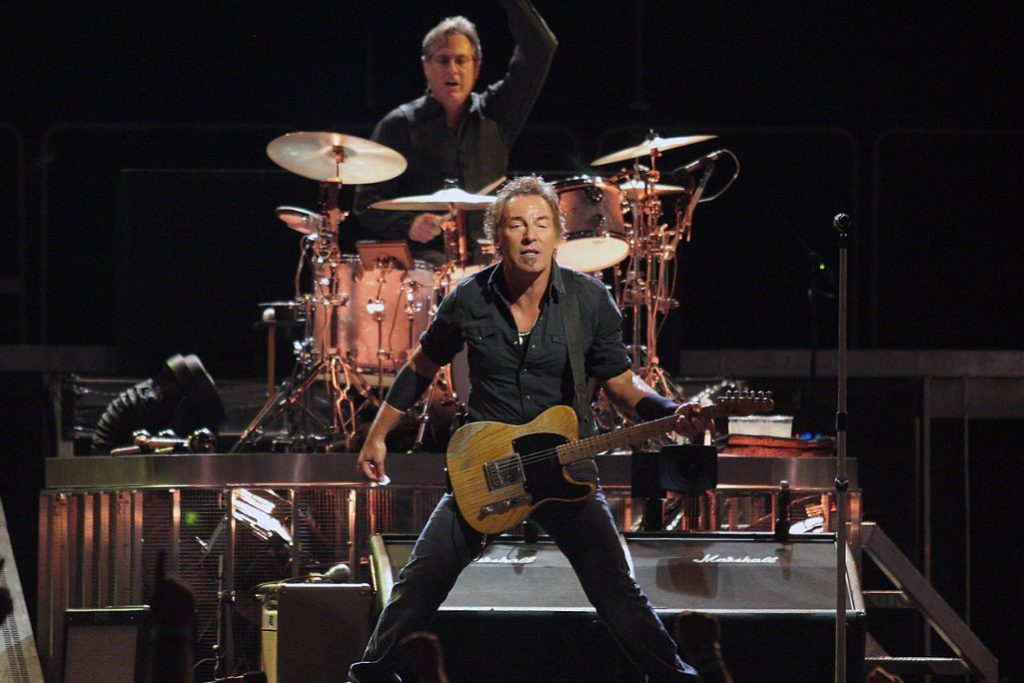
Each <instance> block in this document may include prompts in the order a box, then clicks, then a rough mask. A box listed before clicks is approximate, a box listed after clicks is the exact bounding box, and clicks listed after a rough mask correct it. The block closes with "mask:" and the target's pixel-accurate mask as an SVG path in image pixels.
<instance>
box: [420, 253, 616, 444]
mask: <svg viewBox="0 0 1024 683" xmlns="http://www.w3.org/2000/svg"><path fill="white" fill-rule="evenodd" d="M502 267H503V266H502V264H500V263H499V264H497V265H495V266H491V267H489V268H485V269H484V270H482V271H480V272H479V273H476V274H475V275H472V276H470V277H468V278H466V279H465V280H463V281H462V282H461V283H459V285H458V286H457V287H456V288H455V289H454V290H453V291H452V293H451V294H449V295H448V296H447V297H445V299H444V301H443V302H442V303H441V306H440V308H439V310H438V313H437V316H436V317H435V318H434V321H433V322H432V323H431V325H430V327H429V328H428V329H427V331H426V332H424V333H423V334H422V335H421V336H420V344H421V345H422V347H423V351H424V352H425V353H426V354H427V356H428V357H429V358H430V359H431V360H432V361H434V362H435V363H437V364H438V365H445V364H447V363H449V362H450V361H451V360H452V358H453V357H454V356H455V354H456V353H458V352H459V351H460V350H461V349H462V348H463V346H466V347H467V348H468V362H469V380H470V386H471V388H470V392H469V400H468V406H469V413H470V419H472V420H496V421H498V422H505V423H510V424H523V423H526V422H529V421H530V420H532V419H533V418H535V417H536V416H537V415H539V414H540V413H542V412H543V411H544V410H546V409H548V408H550V407H552V406H554V405H559V404H562V405H570V406H571V405H572V404H573V396H574V392H573V378H572V367H571V366H570V364H569V356H568V346H567V340H566V334H565V322H564V318H563V316H564V311H565V295H566V287H569V286H571V287H573V288H574V291H575V292H576V300H577V302H578V308H579V315H580V324H579V327H580V335H581V337H582V344H583V349H584V369H585V371H586V374H587V377H588V378H594V379H597V380H606V379H610V378H612V377H615V376H616V375H619V374H622V373H623V372H624V371H625V370H627V369H628V368H629V357H628V355H627V354H626V349H625V347H624V346H623V344H622V314H621V313H620V312H619V309H618V307H617V306H616V305H615V302H614V301H613V300H612V298H611V296H610V294H609V292H608V290H607V289H606V288H605V286H604V285H603V284H601V282H600V281H598V280H596V279H595V278H593V277H591V276H589V275H584V274H583V273H579V272H577V271H575V270H572V269H570V268H561V267H558V266H555V267H554V268H553V269H552V273H551V283H550V285H549V287H548V291H547V293H546V295H545V299H544V302H543V304H542V307H541V314H540V317H539V318H538V319H537V322H536V324H535V325H534V327H533V330H532V331H531V332H530V334H529V336H528V337H526V338H525V339H524V340H523V341H522V343H520V340H519V334H518V330H517V328H516V323H515V320H514V318H513V316H512V310H511V308H510V302H509V300H508V295H507V290H506V288H505V279H504V276H503V275H502Z"/></svg>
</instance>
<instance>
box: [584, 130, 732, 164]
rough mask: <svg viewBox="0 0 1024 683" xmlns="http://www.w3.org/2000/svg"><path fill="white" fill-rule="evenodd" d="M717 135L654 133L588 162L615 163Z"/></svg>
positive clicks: (694, 142) (702, 140)
mask: <svg viewBox="0 0 1024 683" xmlns="http://www.w3.org/2000/svg"><path fill="white" fill-rule="evenodd" d="M717 137H718V136H717V135H683V136H680V137H675V138H663V137H660V136H658V135H655V136H654V137H653V138H648V139H647V140H644V141H643V142H641V143H640V144H639V145H636V146H635V147H627V148H626V149H620V150H619V151H618V152H612V153H611V154H606V155H604V156H603V157H600V158H598V159H594V160H593V161H591V162H590V165H591V166H601V165H603V164H615V163H618V162H620V161H628V160H629V159H636V158H637V157H645V156H649V155H650V154H651V152H653V151H655V150H657V151H659V152H664V151H666V150H669V149H675V148H676V147H685V146H686V145H695V144H697V143H698V142H704V141H705V140H711V139H713V138H717Z"/></svg>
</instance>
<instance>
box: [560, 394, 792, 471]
mask: <svg viewBox="0 0 1024 683" xmlns="http://www.w3.org/2000/svg"><path fill="white" fill-rule="evenodd" d="M774 406H775V402H774V401H773V400H772V395H771V392H770V391H769V392H757V393H756V394H754V393H752V392H748V391H742V392H729V393H727V394H726V395H725V396H724V397H719V398H717V399H715V402H714V403H713V404H711V405H705V406H702V407H701V415H705V416H707V417H711V418H719V417H729V416H738V415H750V414H751V413H763V412H767V411H769V410H771V409H772V408H773V407H774ZM675 422H676V416H675V415H666V416H665V417H662V418H659V419H657V420H651V421H650V422H641V423H640V424H638V425H634V426H632V427H625V428H623V429H616V430H614V431H611V432H607V433H605V434H598V435H597V436H591V437H588V438H586V439H579V440H578V441H570V442H569V443H565V444H562V445H561V446H558V447H557V448H556V449H555V452H556V453H557V455H558V461H559V462H560V463H562V464H563V465H568V464H569V463H571V462H576V461H577V460H585V459H586V458H592V457H594V456H595V455H597V454H598V453H603V452H604V451H609V450H611V449H613V448H624V447H626V446H632V445H635V444H638V443H642V442H644V441H646V440H647V439H653V438H654V437H656V436H661V435H662V434H665V433H667V432H670V431H672V428H673V427H674V426H675Z"/></svg>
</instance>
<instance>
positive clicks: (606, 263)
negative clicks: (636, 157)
mask: <svg viewBox="0 0 1024 683" xmlns="http://www.w3.org/2000/svg"><path fill="white" fill-rule="evenodd" d="M554 185H555V192H557V193H558V205H559V206H560V207H561V209H562V213H564V214H565V235H564V241H563V242H562V244H560V245H559V247H558V256H557V258H558V263H559V264H561V265H563V266H569V267H570V268H575V269H576V270H580V271H583V272H585V273H593V272H597V271H599V270H604V269H605V268H610V267H611V266H614V265H615V264H617V263H619V262H620V261H622V260H623V259H625V258H626V257H627V256H629V242H628V240H627V236H626V226H625V221H624V219H623V215H622V191H621V190H620V189H619V188H618V186H616V185H614V184H612V183H610V182H608V181H607V180H605V179H604V178H598V177H592V176H577V177H575V178H568V179H566V180H561V181H558V182H556V183H554Z"/></svg>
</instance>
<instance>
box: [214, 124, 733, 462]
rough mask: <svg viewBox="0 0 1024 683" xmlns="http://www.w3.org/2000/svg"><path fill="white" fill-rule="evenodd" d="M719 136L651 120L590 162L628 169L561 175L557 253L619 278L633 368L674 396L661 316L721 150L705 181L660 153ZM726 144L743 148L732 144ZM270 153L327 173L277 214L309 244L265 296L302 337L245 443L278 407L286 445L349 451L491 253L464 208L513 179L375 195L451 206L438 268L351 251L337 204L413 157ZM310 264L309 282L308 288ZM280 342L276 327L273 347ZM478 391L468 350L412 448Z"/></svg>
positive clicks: (600, 408)
mask: <svg viewBox="0 0 1024 683" xmlns="http://www.w3.org/2000/svg"><path fill="white" fill-rule="evenodd" d="M714 137H715V136H712V135H693V136H683V137H673V138H662V137H659V136H657V135H654V134H653V132H652V133H651V135H649V136H648V137H647V139H646V140H645V141H644V142H643V143H641V144H639V145H636V146H634V147H630V148H626V149H623V150H620V151H618V152H614V153H612V154H608V155H606V156H603V157H601V158H599V159H596V160H594V161H593V162H592V165H593V166H605V165H612V164H624V163H625V164H626V166H625V167H623V168H622V169H621V170H620V171H619V172H618V173H616V174H614V175H611V176H605V177H600V176H589V175H580V176H574V177H571V178H567V179H564V180H559V181H556V182H554V187H555V190H556V193H557V195H558V201H559V205H560V207H561V210H562V211H563V213H564V214H565V219H566V230H565V234H564V241H563V242H562V243H561V244H560V245H559V248H558V251H557V256H556V258H557V260H558V262H559V263H560V264H562V265H565V266H569V267H571V268H575V269H577V270H580V271H583V272H587V273H591V274H593V275H595V276H597V277H601V278H604V279H607V278H609V277H610V278H611V280H612V282H613V286H612V292H613V294H614V297H615V299H616V301H617V303H618V304H619V306H620V307H621V308H622V309H623V311H624V312H625V313H626V314H627V315H628V316H629V317H630V318H631V323H632V344H631V345H630V347H629V350H630V354H631V357H632V361H633V367H634V369H635V370H636V372H637V374H638V375H640V376H641V377H642V378H643V379H644V380H645V381H647V382H648V384H650V385H651V386H652V387H653V388H655V390H657V391H659V392H662V393H665V394H667V395H670V396H675V397H676V398H683V396H682V392H681V390H680V389H679V388H678V387H677V386H676V385H675V384H674V383H673V382H672V381H671V380H670V379H669V378H668V377H667V376H666V374H665V373H664V372H663V371H662V369H661V367H660V363H659V360H658V355H657V337H658V333H659V332H660V329H661V326H662V325H663V319H664V314H665V313H666V312H667V311H668V310H670V309H672V308H674V307H676V306H677V305H678V304H677V302H676V301H675V300H674V299H673V298H672V293H673V289H674V285H675V253H676V249H677V247H678V246H679V242H680V240H683V239H686V240H689V237H690V230H691V222H692V216H693V209H694V207H695V205H696V204H697V202H699V201H700V200H701V195H702V193H703V190H704V186H705V185H706V183H707V180H708V177H709V176H710V171H709V170H707V169H708V168H709V167H710V166H712V165H713V162H712V163H710V164H702V165H701V167H702V168H703V169H704V174H703V177H702V178H700V179H699V180H698V178H697V177H696V175H694V174H688V175H687V176H686V177H685V181H686V183H685V185H671V184H664V183H662V182H661V174H660V172H659V171H658V170H657V161H658V159H659V157H660V156H661V155H662V153H663V152H666V151H668V150H671V149H675V148H679V147H684V146H688V145H692V144H696V143H698V142H703V141H705V140H710V139H712V138H714ZM723 153H728V154H730V155H731V156H732V153H731V152H728V150H723ZM715 154H719V153H717V152H716V153H715ZM267 155H268V156H269V157H270V159H271V160H273V161H274V162H275V163H276V164H278V165H279V166H281V167H282V168H284V169H285V170H287V171H289V172H291V173H294V174H297V175H299V176H302V177H304V178H308V179H311V180H315V181H317V182H318V183H319V206H318V210H317V211H310V210H308V209H304V208H301V207H296V206H279V207H278V208H277V209H276V212H275V213H276V215H277V217H278V218H279V219H280V220H281V221H282V222H283V223H284V224H285V225H286V226H287V227H288V228H290V229H292V230H294V231H295V232H296V233H298V234H300V235H301V236H302V237H301V250H300V257H299V263H298V267H297V270H296V274H295V281H294V286H295V294H294V299H293V300H292V301H288V302H280V303H274V304H261V305H262V306H264V307H265V311H264V320H265V321H267V322H270V323H271V325H270V327H269V328H268V329H270V330H271V331H272V330H273V329H274V326H275V325H274V323H275V321H276V320H280V319H281V317H282V316H285V317H289V318H293V319H295V320H296V321H298V322H299V323H300V324H301V325H302V330H303V331H302V336H301V337H300V339H299V340H298V341H296V343H295V344H294V350H295V356H296V359H295V365H294V369H293V371H292V374H291V376H290V377H289V378H288V379H287V380H285V381H284V382H282V383H281V384H280V385H275V383H274V381H273V360H272V358H271V360H270V362H269V367H268V394H269V396H268V399H267V401H266V403H265V404H264V405H263V406H262V407H261V409H260V410H259V411H258V413H257V414H256V416H255V417H254V418H253V419H252V420H251V421H250V423H249V424H248V425H247V426H246V427H245V429H244V430H243V432H242V434H241V436H240V438H239V441H238V443H237V444H236V445H235V449H234V450H236V451H237V450H253V449H256V448H257V447H258V445H265V444H261V443H260V442H261V440H262V439H264V437H265V436H266V435H265V432H266V431H267V429H268V427H269V426H270V425H271V423H273V422H275V421H277V420H278V419H280V418H284V419H285V420H286V423H285V424H286V427H287V431H288V436H287V437H281V438H279V439H276V440H275V442H274V448H280V447H281V445H282V444H283V446H284V448H285V449H287V450H328V451H330V450H352V449H353V448H354V447H355V446H356V445H357V439H358V435H359V428H360V426H361V425H365V424H368V420H361V419H360V417H361V413H362V411H363V410H366V409H373V408H376V407H377V406H379V405H380V402H381V400H382V398H383V393H384V391H385V389H386V388H387V387H388V386H390V384H391V382H392V381H393V380H394V377H395V375H396V374H397V372H398V370H399V369H400V368H401V367H402V365H403V364H404V363H405V362H406V361H407V360H408V358H409V356H410V355H411V354H412V352H413V350H414V349H415V347H416V344H417V340H418V338H419V335H420V334H421V333H422V332H423V331H424V330H425V329H426V328H427V326H428V325H429V323H430V321H431V319H432V318H433V316H434V314H435V313H436V310H437V306H438V305H439V304H440V302H441V300H442V299H443V297H444V296H445V295H447V294H448V293H449V292H450V291H451V289H452V288H453V287H454V286H455V285H456V284H457V283H458V282H459V281H460V280H461V279H462V278H463V277H465V276H467V275H470V274H472V273H473V272H475V271H476V270H479V269H480V268H481V267H483V266H485V265H488V264H487V263H484V264H479V263H477V264H474V263H470V256H469V255H470V253H471V252H472V245H467V230H466V218H467V214H468V213H469V212H474V211H482V210H486V209H487V208H488V207H489V206H491V205H492V204H493V203H494V202H495V197H494V196H493V195H490V194H489V192H491V191H492V190H494V189H495V188H496V187H497V186H499V185H500V184H501V183H502V182H504V180H505V178H501V179H499V180H497V181H495V182H494V183H493V184H492V185H491V186H489V187H488V188H485V189H484V190H482V191H481V192H480V193H479V194H473V193H470V192H466V191H465V190H463V189H461V188H459V187H457V186H455V184H454V183H450V184H449V186H447V187H444V188H441V189H439V190H437V191H436V192H434V193H432V194H426V195H414V196H407V197H398V198H393V199H386V200H383V201H378V202H376V203H375V204H373V205H372V208H375V209H380V210H386V211H408V212H436V213H440V214H443V215H442V223H441V225H442V232H443V235H444V252H445V253H444V261H443V263H441V264H440V265H438V266H434V265H432V264H428V263H426V262H423V261H418V260H414V259H413V258H412V257H411V254H410V251H409V247H408V244H407V243H406V242H404V241H396V242H377V241H361V242H356V250H357V251H358V254H343V253H342V252H341V248H340V246H339V239H338V238H339V233H340V230H341V227H340V226H341V224H342V223H343V222H344V221H345V220H346V219H347V216H348V212H347V211H344V210H342V209H341V207H339V205H338V196H339V194H340V191H341V189H342V188H343V186H345V185H350V184H371V183H378V182H384V181H386V180H390V179H392V178H394V177H396V176H398V175H400V174H401V173H403V172H404V171H405V168H406V160H405V158H404V157H403V156H402V155H401V154H399V153H398V152H396V151H394V150H392V149H390V148H388V147H386V146H384V145H381V144H379V143H376V142H372V141H370V140H365V139H361V138H358V137H355V136H351V135H345V134H341V133H328V132H298V133H289V134H287V135H283V136H281V137H278V138H276V139H274V140H272V141H271V142H270V143H269V144H268V146H267ZM733 158H735V157H733ZM691 165H692V164H691ZM733 179H735V176H734V178H733ZM730 184H731V181H730ZM719 194H721V193H719ZM716 196H718V195H716ZM666 197H675V198H676V202H675V206H676V210H675V218H676V220H675V223H674V224H673V225H669V224H667V223H664V222H663V221H662V217H663V212H662V201H663V200H664V198H666ZM480 246H481V249H480V253H482V254H484V259H485V260H489V261H492V262H493V260H494V250H493V246H492V245H489V244H484V245H480ZM305 271H308V273H309V276H308V277H307V278H306V279H307V281H308V282H309V284H308V285H307V286H306V287H303V273H304V272H305ZM303 290H305V291H303ZM271 334H272V332H271ZM272 346H273V338H272V337H271V339H270V340H268V352H269V353H270V354H272V353H273V349H272ZM453 367H454V368H455V369H454V370H453ZM467 389H468V387H466V386H465V367H464V359H461V360H460V359H458V358H457V359H456V361H453V364H452V365H451V366H447V367H445V368H443V369H442V371H441V372H440V373H439V374H438V377H437V378H436V379H435V381H434V383H433V385H432V386H431V387H430V389H429V390H428V392H427V394H426V396H425V397H424V399H423V400H422V402H421V403H420V405H419V406H418V407H417V408H416V409H414V410H415V413H416V417H417V419H418V421H419V429H418V433H417V435H416V439H415V442H414V443H413V445H412V448H411V449H410V450H416V449H418V448H419V447H421V446H422V445H423V441H424V435H425V430H426V426H427V424H428V423H429V422H430V421H431V419H432V418H431V416H432V414H433V415H441V414H442V413H444V414H449V415H450V414H451V413H453V412H454V411H456V410H459V409H464V404H463V403H462V400H461V399H464V392H465V391H466V390H467ZM595 407H596V408H597V414H598V416H599V423H600V424H601V425H602V426H605V427H612V426H616V425H617V424H621V423H622V422H626V421H628V418H627V417H626V416H624V415H622V414H621V413H618V412H616V411H615V410H614V408H612V407H611V406H610V405H609V404H608V403H607V402H604V401H603V400H602V399H600V398H599V399H598V402H597V405H596V406H595ZM442 421H443V420H442Z"/></svg>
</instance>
